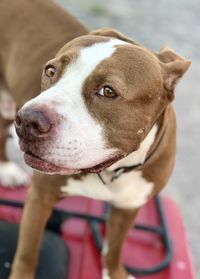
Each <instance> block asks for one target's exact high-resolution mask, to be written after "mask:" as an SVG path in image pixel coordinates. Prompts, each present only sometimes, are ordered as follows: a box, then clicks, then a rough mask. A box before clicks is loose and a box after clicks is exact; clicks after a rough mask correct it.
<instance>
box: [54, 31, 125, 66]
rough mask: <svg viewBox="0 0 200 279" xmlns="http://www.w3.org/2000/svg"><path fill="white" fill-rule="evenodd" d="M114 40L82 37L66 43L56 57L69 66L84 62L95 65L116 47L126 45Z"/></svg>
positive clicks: (107, 56)
mask: <svg viewBox="0 0 200 279" xmlns="http://www.w3.org/2000/svg"><path fill="white" fill-rule="evenodd" d="M127 44H128V43H127V42H124V41H122V40H120V39H116V38H106V37H101V36H90V35H88V36H83V37H79V38H77V39H74V40H72V41H71V42H69V43H67V44H66V45H65V46H64V47H63V48H62V49H61V50H60V51H59V52H58V53H57V55H56V57H57V58H58V59H61V60H63V61H67V62H68V63H67V66H68V65H69V64H76V63H77V62H80V61H82V62H84V63H85V65H87V64H93V65H94V64H96V63H95V61H97V60H99V63H100V62H101V61H102V60H104V59H106V58H109V57H110V56H112V54H113V53H114V52H115V50H116V49H117V48H118V46H123V45H127Z"/></svg>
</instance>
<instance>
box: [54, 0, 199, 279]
mask: <svg viewBox="0 0 200 279" xmlns="http://www.w3.org/2000/svg"><path fill="white" fill-rule="evenodd" d="M59 2H60V3H62V4H63V5H64V6H65V7H66V8H67V9H68V10H69V11H71V13H72V14H73V15H75V16H76V17H78V18H79V19H80V20H81V21H82V22H83V23H84V24H85V25H86V26H88V28H89V29H95V28H99V27H105V26H109V27H114V28H117V29H118V30H120V31H121V32H124V33H125V34H127V35H129V36H130V37H131V38H134V39H135V40H137V41H139V42H141V43H143V44H144V45H146V46H148V47H149V48H151V49H152V50H156V51H157V50H159V48H160V47H162V46H166V45H167V46H170V47H172V48H173V49H174V50H176V51H177V52H178V53H180V54H182V55H183V56H185V57H187V58H188V59H192V61H193V64H192V66H191V68H190V70H189V72H188V73H187V74H186V76H185V77H184V79H183V80H182V81H181V82H180V84H179V85H178V88H177V92H176V101H175V108H176V112H177V121H178V154H177V163H176V167H175V171H174V174H173V177H172V179H171V181H170V183H169V186H168V189H167V190H166V192H167V193H168V194H169V195H170V196H171V197H172V198H173V199H174V200H175V201H176V202H177V203H178V205H179V206H180V209H181V212H182V215H183V218H184V222H185V225H186V229H187V232H188V236H189V241H190V245H191V249H192V254H193V258H194V259H195V263H196V269H197V278H200V244H199V236H200V220H199V218H198V217H199V216H198V214H199V212H200V202H199V195H200V171H199V158H200V148H199V143H200V92H197V91H198V84H199V80H200V51H199V48H200V1H199V0H190V1H188V0H176V1H174V0H160V1H158V0H140V1H138V0H101V1H99V0H93V1H91V0H73V1H72V0H59ZM177 279H178V278H177ZM188 279H189V278H188Z"/></svg>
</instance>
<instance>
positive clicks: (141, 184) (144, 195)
mask: <svg viewBox="0 0 200 279" xmlns="http://www.w3.org/2000/svg"><path fill="white" fill-rule="evenodd" d="M153 187H154V184H153V183H152V182H148V181H147V180H145V179H144V178H143V177H142V171H131V172H129V173H124V174H123V175H121V176H120V177H119V178H118V179H116V180H114V182H109V183H107V184H106V185H104V184H103V183H102V182H101V181H100V180H99V178H98V176H97V175H96V174H89V175H87V176H85V177H83V178H82V180H74V179H73V178H70V179H68V180H67V185H66V186H62V187H61V191H62V193H66V194H67V195H78V196H84V197H88V198H93V199H97V200H103V201H107V202H110V203H111V204H113V205H115V206H116V207H118V208H124V209H131V208H137V207H140V206H142V205H143V204H144V203H145V202H146V201H147V199H148V196H149V194H150V193H151V192H152V190H153Z"/></svg>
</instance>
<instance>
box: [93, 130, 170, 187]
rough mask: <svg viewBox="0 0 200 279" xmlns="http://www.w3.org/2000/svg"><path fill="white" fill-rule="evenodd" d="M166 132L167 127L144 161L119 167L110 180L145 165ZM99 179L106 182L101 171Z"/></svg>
mask: <svg viewBox="0 0 200 279" xmlns="http://www.w3.org/2000/svg"><path fill="white" fill-rule="evenodd" d="M165 133H166V128H165V129H164V131H163V132H162V134H161V136H160V138H159V140H158V142H157V144H156V146H155V147H154V148H153V150H152V151H151V153H150V154H149V155H148V156H147V157H146V159H145V160H144V162H143V163H139V164H136V165H132V166H124V167H119V168H116V169H115V170H114V171H113V173H114V174H113V176H112V177H111V179H110V182H113V181H114V180H115V179H117V178H118V177H119V176H121V175H122V174H124V173H127V172H130V171H132V170H135V169H138V168H141V167H143V166H144V165H145V164H146V163H147V162H148V161H149V160H150V159H151V157H152V156H153V155H154V153H155V152H156V151H157V149H158V147H159V146H160V144H161V142H162V140H163V138H164V135H165ZM97 175H98V177H99V179H100V180H101V182H102V183H103V184H106V183H105V181H104V179H103V178H102V176H101V175H100V173H97Z"/></svg>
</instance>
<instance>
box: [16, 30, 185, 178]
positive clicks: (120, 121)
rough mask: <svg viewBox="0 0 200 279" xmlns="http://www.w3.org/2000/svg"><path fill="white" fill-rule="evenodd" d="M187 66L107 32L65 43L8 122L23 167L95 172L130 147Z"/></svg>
mask: <svg viewBox="0 0 200 279" xmlns="http://www.w3.org/2000/svg"><path fill="white" fill-rule="evenodd" d="M189 65H190V61H187V60H185V59H183V58H182V57H180V56H178V55H177V54H175V53H174V52H173V51H172V50H170V49H166V48H165V49H162V50H161V51H160V52H159V53H153V52H151V51H149V50H147V49H146V48H145V47H143V46H141V45H140V44H138V43H136V42H134V41H132V40H131V39H129V38H127V37H125V36H123V35H122V34H121V33H119V32H117V31H115V30H112V29H107V28H104V29H100V30H97V31H94V32H92V33H90V34H88V35H86V36H82V37H79V38H76V39H74V40H72V41H71V42H69V43H67V44H66V45H65V46H64V47H63V48H62V49H61V50H60V51H59V52H58V54H57V55H56V57H55V58H54V59H52V60H51V61H49V62H48V63H47V64H46V66H45V67H44V71H43V74H42V93H41V94H40V95H39V96H37V97H36V98H34V99H32V100H31V101H29V102H28V103H26V104H25V105H24V106H23V107H22V109H21V110H20V111H19V112H18V116H17V118H16V130H17V133H18V135H19V137H20V145H21V149H22V150H23V151H24V152H25V160H26V162H27V164H29V165H30V166H32V167H33V168H36V169H38V170H41V171H44V172H46V173H60V174H71V173H77V172H80V171H88V172H89V171H90V172H97V171H100V170H102V169H103V168H106V167H108V166H109V165H111V164H112V163H114V162H116V161H117V160H119V159H120V158H122V157H124V156H126V155H128V154H129V153H131V152H132V151H135V150H137V149H138V147H139V146H140V143H141V142H142V140H143V139H144V138H145V136H146V135H147V134H148V132H149V131H150V129H151V127H152V126H153V124H154V123H155V121H156V120H157V119H158V117H159V115H161V113H162V112H163V111H164V109H165V108H166V107H167V105H168V104H169V103H170V102H171V101H172V100H173V98H174V87H175V84H176V81H177V80H178V79H179V78H180V77H181V76H182V75H183V74H184V72H185V71H186V70H187V68H188V67H189Z"/></svg>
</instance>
